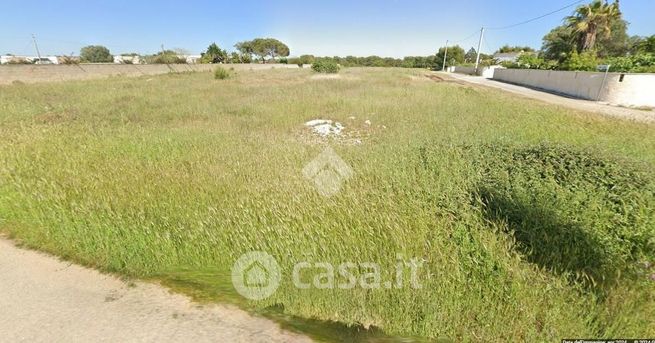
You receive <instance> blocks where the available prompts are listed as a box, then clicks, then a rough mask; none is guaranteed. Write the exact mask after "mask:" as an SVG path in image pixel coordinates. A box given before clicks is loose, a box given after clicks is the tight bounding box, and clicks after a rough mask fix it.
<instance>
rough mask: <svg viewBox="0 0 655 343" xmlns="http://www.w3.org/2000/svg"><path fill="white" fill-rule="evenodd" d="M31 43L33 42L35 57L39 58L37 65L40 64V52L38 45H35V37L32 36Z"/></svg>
mask: <svg viewBox="0 0 655 343" xmlns="http://www.w3.org/2000/svg"><path fill="white" fill-rule="evenodd" d="M32 41H34V48H35V49H36V56H37V57H38V58H39V63H38V64H41V52H40V51H39V45H38V44H36V36H35V35H34V34H32Z"/></svg>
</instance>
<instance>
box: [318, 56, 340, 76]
mask: <svg viewBox="0 0 655 343" xmlns="http://www.w3.org/2000/svg"><path fill="white" fill-rule="evenodd" d="M339 69H340V67H339V65H338V64H337V63H336V62H334V61H331V60H325V59H321V60H316V61H314V64H312V70H314V71H315V72H317V73H326V74H336V73H338V72H339Z"/></svg>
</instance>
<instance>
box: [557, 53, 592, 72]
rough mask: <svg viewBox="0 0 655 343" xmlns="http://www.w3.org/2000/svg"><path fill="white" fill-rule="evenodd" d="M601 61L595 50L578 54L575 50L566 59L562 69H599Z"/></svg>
mask: <svg viewBox="0 0 655 343" xmlns="http://www.w3.org/2000/svg"><path fill="white" fill-rule="evenodd" d="M599 64H600V62H599V61H598V58H597V57H596V52H595V51H586V52H583V53H581V54H578V52H577V51H575V50H574V51H573V52H572V53H571V55H570V56H569V57H568V58H567V59H566V60H565V61H564V63H563V64H562V66H561V68H560V69H562V70H576V71H597V70H598V69H597V68H598V65H599Z"/></svg>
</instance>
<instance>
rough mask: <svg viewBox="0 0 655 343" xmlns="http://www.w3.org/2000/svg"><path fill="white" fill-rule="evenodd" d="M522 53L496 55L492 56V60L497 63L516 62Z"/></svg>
mask: <svg viewBox="0 0 655 343" xmlns="http://www.w3.org/2000/svg"><path fill="white" fill-rule="evenodd" d="M522 53H523V51H517V52H503V53H497V54H495V55H494V59H496V60H497V61H498V63H503V62H516V60H517V59H518V58H519V56H521V54H522Z"/></svg>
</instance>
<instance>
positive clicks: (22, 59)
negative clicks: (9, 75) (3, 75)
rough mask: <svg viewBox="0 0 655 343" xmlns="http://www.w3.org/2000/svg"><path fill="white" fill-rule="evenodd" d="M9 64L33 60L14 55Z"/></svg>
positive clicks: (25, 62) (27, 62) (26, 62)
mask: <svg viewBox="0 0 655 343" xmlns="http://www.w3.org/2000/svg"><path fill="white" fill-rule="evenodd" d="M7 64H32V62H30V61H28V60H26V59H24V58H22V57H14V58H12V59H10V60H9V61H8V62H7Z"/></svg>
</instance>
